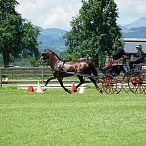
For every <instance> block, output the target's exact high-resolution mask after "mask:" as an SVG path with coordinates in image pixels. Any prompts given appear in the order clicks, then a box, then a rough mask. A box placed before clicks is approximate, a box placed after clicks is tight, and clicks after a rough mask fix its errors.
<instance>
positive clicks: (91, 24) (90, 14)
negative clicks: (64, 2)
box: [65, 0, 121, 60]
mask: <svg viewBox="0 0 146 146" xmlns="http://www.w3.org/2000/svg"><path fill="white" fill-rule="evenodd" d="M82 3H83V4H82V7H81V9H80V11H79V15H78V16H77V17H75V18H73V20H72V21H71V30H70V31H69V32H68V33H67V34H66V36H65V38H66V46H67V51H66V54H69V55H66V56H67V57H68V56H73V57H72V58H75V59H77V58H79V57H87V56H91V57H93V58H98V59H99V60H100V58H101V59H102V58H104V57H105V55H110V54H111V53H112V52H113V51H114V50H115V43H116V41H117V40H119V39H120V38H121V32H120V27H119V26H118V25H117V23H116V20H117V17H118V12H117V11H118V10H117V5H116V4H115V2H114V0H83V1H82Z"/></svg>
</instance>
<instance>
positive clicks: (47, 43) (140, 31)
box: [38, 17, 146, 54]
mask: <svg viewBox="0 0 146 146" xmlns="http://www.w3.org/2000/svg"><path fill="white" fill-rule="evenodd" d="M120 27H121V29H122V35H123V37H124V38H146V17H142V18H140V19H138V20H136V21H134V22H132V23H131V24H128V25H124V26H120ZM39 29H40V35H39V37H38V40H39V42H41V44H40V45H39V51H40V52H43V50H44V49H45V48H49V49H51V50H53V51H54V52H55V53H57V54H59V53H60V52H61V51H64V50H65V41H64V35H65V33H66V31H65V30H63V29H59V28H48V29H43V28H41V27H39Z"/></svg>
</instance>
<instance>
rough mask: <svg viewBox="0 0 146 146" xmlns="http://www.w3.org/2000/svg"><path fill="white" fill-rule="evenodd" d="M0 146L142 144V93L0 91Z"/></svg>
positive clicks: (145, 108)
mask: <svg viewBox="0 0 146 146" xmlns="http://www.w3.org/2000/svg"><path fill="white" fill-rule="evenodd" d="M0 94H1V96H0V145H1V146H7V145H8V146H13V145H14V146H17V145H18V146H20V145H30V146H33V145H36V146H62V145H64V146H92V145H93V146H98V145H99V146H126V145H127V146H144V145H145V143H146V139H145V137H146V126H145V125H146V95H144V94H142V95H134V94H132V93H130V94H126V93H120V94H118V95H107V94H104V95H100V94H99V93H97V92H96V90H95V89H86V93H85V94H79V93H75V94H72V95H69V94H67V93H65V92H64V91H63V90H61V89H51V90H47V92H44V93H43V94H37V93H28V92H26V91H21V90H16V89H13V90H12V91H11V90H9V91H7V90H4V89H3V90H0Z"/></svg>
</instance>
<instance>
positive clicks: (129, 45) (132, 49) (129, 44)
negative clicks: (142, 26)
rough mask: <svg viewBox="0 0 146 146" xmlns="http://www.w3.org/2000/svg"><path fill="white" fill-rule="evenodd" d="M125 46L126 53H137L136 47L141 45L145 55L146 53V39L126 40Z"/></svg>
mask: <svg viewBox="0 0 146 146" xmlns="http://www.w3.org/2000/svg"><path fill="white" fill-rule="evenodd" d="M124 42H125V45H124V49H125V52H126V53H136V52H137V49H136V45H137V44H141V45H142V49H143V51H144V53H146V39H137V38H134V39H133V38H132V39H131V38H125V39H124Z"/></svg>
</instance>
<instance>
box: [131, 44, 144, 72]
mask: <svg viewBox="0 0 146 146" xmlns="http://www.w3.org/2000/svg"><path fill="white" fill-rule="evenodd" d="M136 49H137V54H136V59H135V60H133V61H129V67H130V70H131V69H133V68H134V64H140V63H144V57H145V55H144V52H143V50H142V46H141V45H140V44H138V45H137V46H136Z"/></svg>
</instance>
